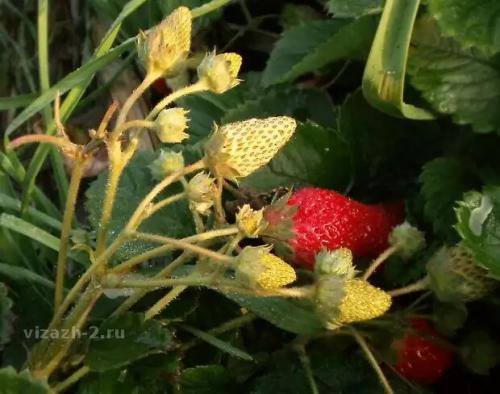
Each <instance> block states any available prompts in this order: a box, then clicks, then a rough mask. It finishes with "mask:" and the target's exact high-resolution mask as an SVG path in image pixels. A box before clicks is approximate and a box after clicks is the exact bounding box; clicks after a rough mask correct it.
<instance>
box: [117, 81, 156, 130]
mask: <svg viewBox="0 0 500 394" xmlns="http://www.w3.org/2000/svg"><path fill="white" fill-rule="evenodd" d="M159 77H160V75H156V74H147V75H146V76H145V77H144V79H143V80H142V82H141V83H140V84H139V86H138V87H137V88H136V89H135V90H134V91H133V92H132V94H131V95H130V96H129V97H128V99H127V100H126V101H125V103H124V104H123V107H122V109H121V111H120V113H119V115H118V119H117V120H116V126H115V129H114V130H113V133H112V136H111V138H113V139H118V138H119V137H120V126H121V125H122V124H123V123H125V120H127V115H128V113H129V112H130V109H131V108H132V106H133V105H134V103H135V102H136V101H137V100H138V99H139V97H141V96H142V95H143V94H144V92H145V91H146V89H147V88H148V87H149V86H151V84H152V83H153V82H154V81H156V80H157V79H158V78H159Z"/></svg>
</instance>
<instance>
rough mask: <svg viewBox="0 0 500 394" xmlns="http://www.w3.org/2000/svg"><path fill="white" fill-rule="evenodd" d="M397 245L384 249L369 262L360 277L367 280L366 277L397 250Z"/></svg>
mask: <svg viewBox="0 0 500 394" xmlns="http://www.w3.org/2000/svg"><path fill="white" fill-rule="evenodd" d="M398 249H399V248H398V245H394V246H390V247H388V248H387V249H386V250H384V251H383V252H382V253H381V254H380V256H378V257H377V258H376V259H375V260H373V262H372V263H371V264H370V266H369V267H368V269H367V270H366V271H365V273H364V274H363V277H362V279H363V280H368V278H369V277H370V276H371V275H372V274H373V273H374V272H375V271H376V270H377V268H378V267H380V265H381V264H382V263H383V262H384V261H386V260H387V259H388V258H389V257H390V256H392V255H393V254H394V253H396V252H397V251H398Z"/></svg>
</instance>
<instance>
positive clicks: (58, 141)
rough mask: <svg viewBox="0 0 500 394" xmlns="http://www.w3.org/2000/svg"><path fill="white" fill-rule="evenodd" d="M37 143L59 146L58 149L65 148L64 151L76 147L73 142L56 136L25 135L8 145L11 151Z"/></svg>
mask: <svg viewBox="0 0 500 394" xmlns="http://www.w3.org/2000/svg"><path fill="white" fill-rule="evenodd" d="M36 142H42V143H47V144H52V145H55V146H58V147H60V148H63V149H69V150H73V149H75V145H74V144H73V143H72V142H70V141H68V139H67V138H64V137H56V136H54V135H48V134H28V135H23V136H21V137H18V138H16V139H15V140H13V141H11V142H10V143H9V145H8V148H9V149H16V148H18V147H20V146H21V145H25V144H32V143H36Z"/></svg>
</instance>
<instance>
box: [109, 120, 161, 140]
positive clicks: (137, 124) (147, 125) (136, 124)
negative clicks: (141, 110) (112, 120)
mask: <svg viewBox="0 0 500 394" xmlns="http://www.w3.org/2000/svg"><path fill="white" fill-rule="evenodd" d="M135 128H137V129H139V128H140V129H154V128H155V122H152V121H150V120H142V119H136V120H131V121H128V122H125V123H123V124H122V125H121V126H120V127H117V128H116V129H115V130H114V131H113V133H116V135H118V136H121V135H122V134H123V133H124V132H125V131H127V130H129V129H135Z"/></svg>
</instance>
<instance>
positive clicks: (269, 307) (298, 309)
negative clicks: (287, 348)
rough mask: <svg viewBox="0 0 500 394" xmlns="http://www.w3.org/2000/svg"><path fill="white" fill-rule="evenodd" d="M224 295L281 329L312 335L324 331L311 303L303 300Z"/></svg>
mask: <svg viewBox="0 0 500 394" xmlns="http://www.w3.org/2000/svg"><path fill="white" fill-rule="evenodd" d="M225 296H226V297H227V298H229V299H230V300H233V301H234V302H236V303H237V304H238V305H240V306H242V307H243V308H246V309H248V310H250V311H252V312H253V313H255V314H256V315H257V316H259V317H261V318H262V319H265V320H267V321H269V322H270V323H272V324H274V325H275V326H277V327H279V328H281V329H282V330H285V331H290V332H293V333H295V334H301V335H314V334H318V333H320V332H323V331H324V328H323V325H322V324H321V322H320V320H319V319H318V317H317V316H316V313H315V311H314V310H313V308H312V305H310V304H306V303H305V302H301V301H296V300H287V299H284V298H274V297H251V296H244V295H240V294H234V293H225Z"/></svg>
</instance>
